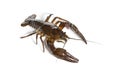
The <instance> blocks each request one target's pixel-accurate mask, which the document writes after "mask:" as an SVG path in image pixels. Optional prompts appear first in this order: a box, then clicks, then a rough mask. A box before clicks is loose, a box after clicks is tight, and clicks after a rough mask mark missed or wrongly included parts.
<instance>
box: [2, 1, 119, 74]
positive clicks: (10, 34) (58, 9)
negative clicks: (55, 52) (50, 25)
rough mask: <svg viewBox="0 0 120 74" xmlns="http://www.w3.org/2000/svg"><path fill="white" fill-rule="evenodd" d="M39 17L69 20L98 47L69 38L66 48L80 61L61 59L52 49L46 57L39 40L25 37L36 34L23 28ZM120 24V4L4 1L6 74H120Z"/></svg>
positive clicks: (3, 30) (3, 24)
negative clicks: (29, 19) (30, 18)
mask: <svg viewBox="0 0 120 74" xmlns="http://www.w3.org/2000/svg"><path fill="white" fill-rule="evenodd" d="M33 13H35V14H38V15H39V16H41V15H42V13H53V14H55V15H57V16H60V17H62V18H65V19H67V20H69V21H71V22H73V23H74V24H75V25H76V26H77V27H78V28H79V29H80V31H81V32H82V33H83V35H84V36H85V37H86V39H87V40H90V41H94V42H96V43H93V42H88V44H87V45H85V44H84V43H83V42H82V41H75V40H68V42H67V44H66V46H65V49H66V50H67V51H69V52H70V53H71V54H73V55H74V56H75V57H77V58H78V59H79V63H69V62H66V61H63V60H60V59H57V58H55V57H54V56H52V55H51V54H50V53H49V52H48V51H47V50H46V51H45V53H43V52H42V45H41V42H40V41H39V44H38V45H35V36H31V37H28V38H25V39H20V36H23V35H24V34H26V33H28V32H29V31H30V30H29V27H26V28H23V27H21V26H20V24H21V23H22V22H23V21H24V19H25V18H26V17H27V16H29V15H31V14H33ZM119 25H120V2H119V0H59V1H58V0H1V1H0V74H70V73H71V74H120V43H119V42H120V27H119ZM71 33H72V32H71ZM71 33H68V35H71ZM72 37H76V36H72Z"/></svg>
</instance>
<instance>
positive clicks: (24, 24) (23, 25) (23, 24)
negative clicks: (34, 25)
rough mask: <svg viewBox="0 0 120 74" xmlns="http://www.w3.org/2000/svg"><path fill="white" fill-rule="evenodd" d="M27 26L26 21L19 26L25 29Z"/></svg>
mask: <svg viewBox="0 0 120 74" xmlns="http://www.w3.org/2000/svg"><path fill="white" fill-rule="evenodd" d="M27 25H29V22H27V21H24V22H23V23H21V26H22V27H25V26H27Z"/></svg>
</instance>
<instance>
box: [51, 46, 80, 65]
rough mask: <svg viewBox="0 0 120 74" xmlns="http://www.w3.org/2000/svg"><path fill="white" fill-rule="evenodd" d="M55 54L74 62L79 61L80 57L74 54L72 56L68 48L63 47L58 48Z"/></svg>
mask: <svg viewBox="0 0 120 74" xmlns="http://www.w3.org/2000/svg"><path fill="white" fill-rule="evenodd" d="M53 54H54V55H55V56H56V57H57V58H60V59H63V60H66V61H69V62H73V63H78V61H79V60H78V59H77V58H75V57H74V56H72V55H71V54H70V53H68V52H67V51H66V50H64V49H63V48H57V49H56V50H55V51H54V52H53Z"/></svg>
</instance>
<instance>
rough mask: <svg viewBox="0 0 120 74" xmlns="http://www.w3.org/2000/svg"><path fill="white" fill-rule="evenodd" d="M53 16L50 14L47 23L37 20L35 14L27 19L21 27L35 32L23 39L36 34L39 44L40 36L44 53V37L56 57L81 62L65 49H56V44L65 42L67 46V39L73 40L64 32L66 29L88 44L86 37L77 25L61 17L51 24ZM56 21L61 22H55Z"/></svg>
mask: <svg viewBox="0 0 120 74" xmlns="http://www.w3.org/2000/svg"><path fill="white" fill-rule="evenodd" d="M51 15H52V14H50V15H49V16H48V17H47V18H46V20H45V21H42V20H36V15H35V14H32V15H30V16H29V17H28V18H26V19H25V21H24V22H23V23H22V24H21V26H23V27H24V26H27V25H29V26H31V27H33V28H34V29H35V30H34V31H33V32H32V33H31V34H29V35H27V36H23V37H21V38H25V37H28V36H31V35H33V34H36V44H37V39H38V35H40V40H41V42H42V45H43V51H44V45H45V42H44V41H43V40H42V37H45V41H46V45H47V47H48V48H49V50H50V51H51V53H52V54H53V55H54V56H56V57H57V58H60V59H63V60H66V61H69V62H74V63H77V62H78V61H79V60H78V59H77V58H75V57H74V56H72V55H71V54H70V53H68V52H67V51H66V50H65V49H63V48H55V47H54V42H55V41H59V42H63V41H64V44H65V43H66V42H67V39H72V38H70V37H69V36H68V35H67V34H66V33H65V32H63V31H62V29H63V28H64V27H66V28H70V29H71V30H73V31H74V32H75V33H76V34H77V35H78V36H79V37H80V38H81V39H82V40H83V41H84V42H85V43H86V44H87V41H86V39H85V37H84V36H83V35H82V33H81V32H80V31H79V30H78V28H77V27H76V26H75V25H73V24H72V23H71V22H69V21H67V20H65V19H62V18H60V17H55V18H54V19H53V20H52V22H49V21H48V20H49V19H50V17H51ZM56 19H59V20H58V21H57V22H55V20H56ZM54 22H55V23H54ZM58 23H60V25H59V26H57V24H58Z"/></svg>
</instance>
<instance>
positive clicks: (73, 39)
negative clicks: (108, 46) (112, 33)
mask: <svg viewBox="0 0 120 74" xmlns="http://www.w3.org/2000/svg"><path fill="white" fill-rule="evenodd" d="M68 39H72V40H81V41H82V39H76V38H70V37H68ZM86 41H87V42H92V43H97V44H101V43H98V42H95V41H90V40H86Z"/></svg>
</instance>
